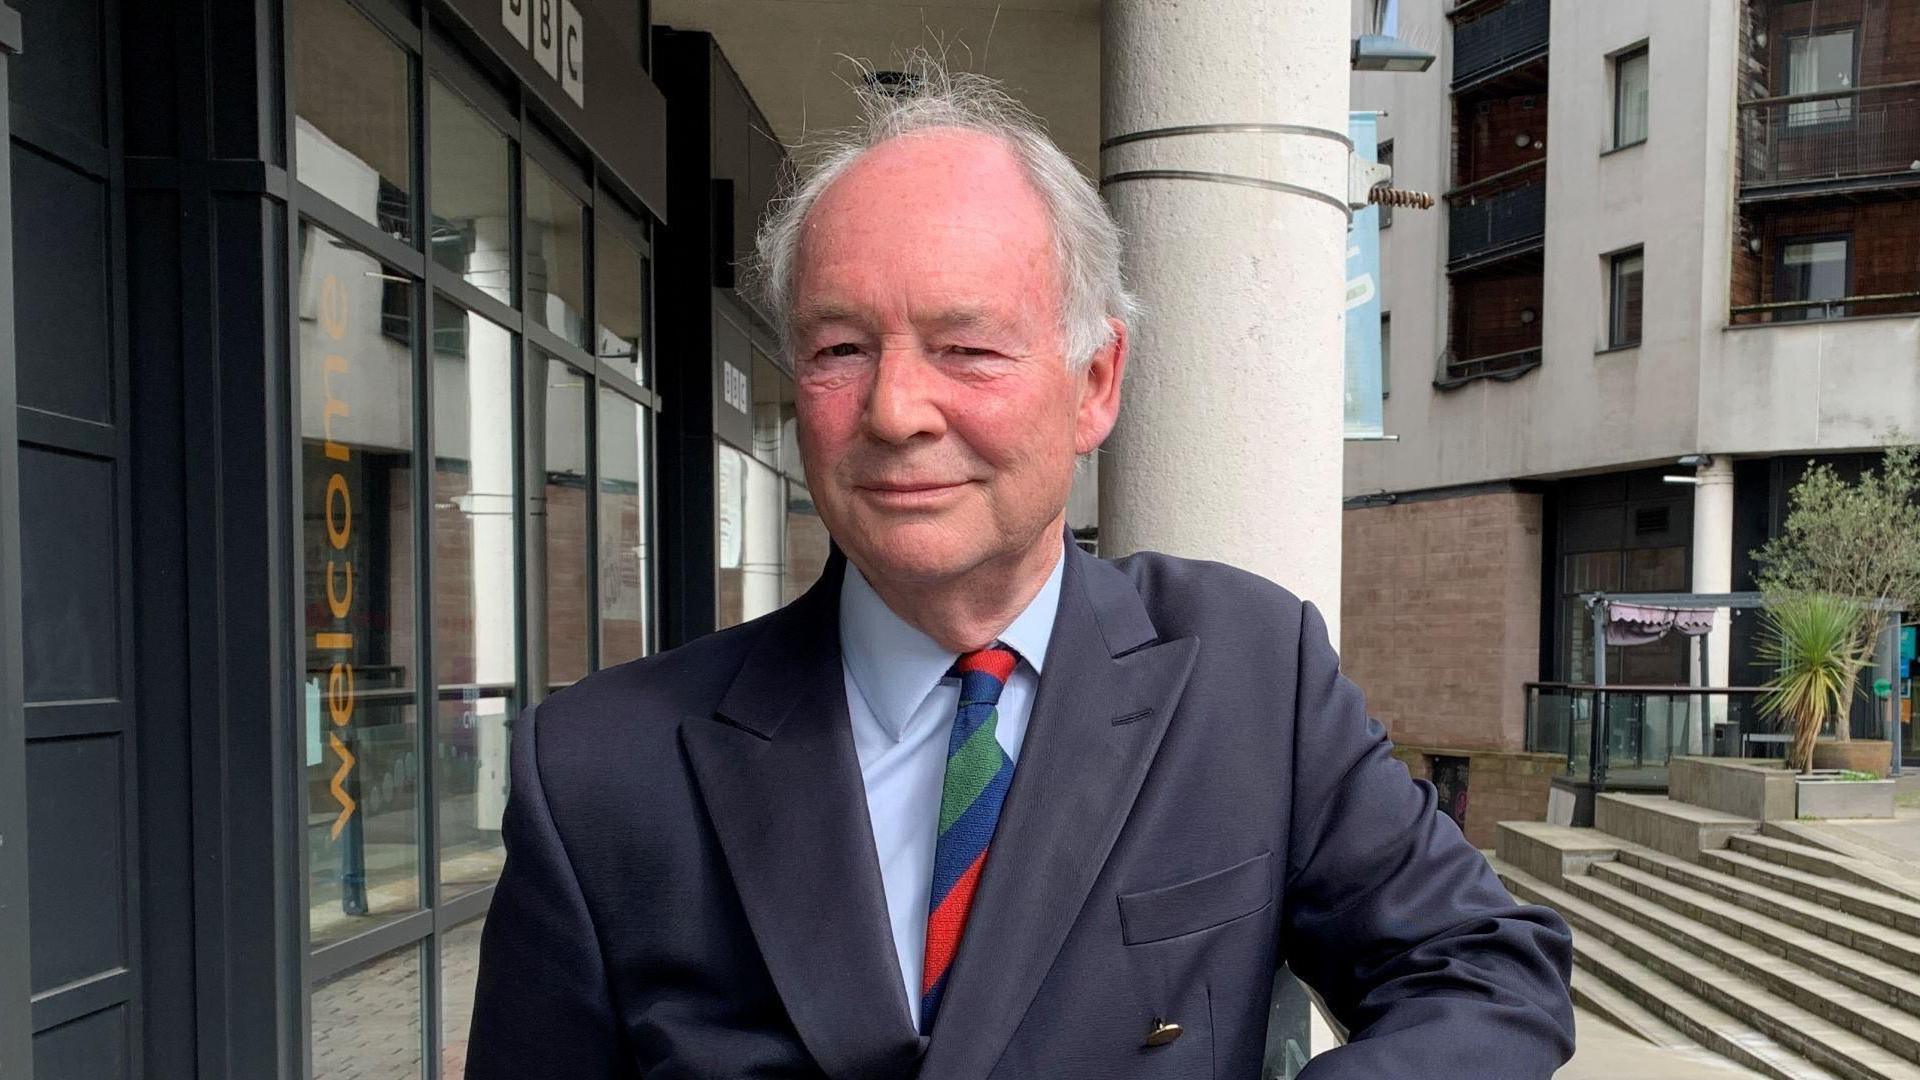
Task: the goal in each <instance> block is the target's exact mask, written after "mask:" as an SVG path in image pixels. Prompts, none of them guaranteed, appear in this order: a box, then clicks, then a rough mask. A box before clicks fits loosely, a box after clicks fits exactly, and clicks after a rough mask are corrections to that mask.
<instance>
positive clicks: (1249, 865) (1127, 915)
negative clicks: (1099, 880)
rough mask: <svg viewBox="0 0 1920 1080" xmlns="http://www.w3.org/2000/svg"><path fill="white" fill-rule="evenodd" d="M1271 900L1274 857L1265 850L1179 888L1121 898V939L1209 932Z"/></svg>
mask: <svg viewBox="0 0 1920 1080" xmlns="http://www.w3.org/2000/svg"><path fill="white" fill-rule="evenodd" d="M1272 902H1273V853H1272V852H1270V851H1263V852H1261V853H1260V854H1258V855H1255V856H1254V857H1253V858H1251V859H1248V860H1246V861H1245V862H1239V863H1235V864H1233V865H1232V866H1229V867H1227V868H1226V869H1224V870H1215V871H1213V872H1212V873H1210V874H1203V875H1201V876H1200V877H1197V878H1194V879H1192V880H1191V881H1183V882H1181V883H1179V884H1178V885H1168V886H1165V887H1164V888H1159V889H1149V890H1147V891H1146V892H1136V893H1124V894H1122V895H1121V897H1120V934H1121V939H1122V940H1123V941H1125V942H1126V943H1127V944H1128V945H1144V944H1147V943H1148V942H1153V941H1165V940H1166V939H1168V938H1174V937H1179V936H1180V935H1182V934H1193V933H1198V932H1200V931H1202V930H1211V929H1212V928H1214V927H1216V926H1220V925H1222V924H1223V923H1230V922H1232V921H1234V920H1235V919H1239V918H1244V917H1246V916H1248V915H1251V914H1253V913H1254V912H1256V911H1260V910H1261V909H1263V908H1265V907H1266V906H1267V905H1268V904H1271V903H1272Z"/></svg>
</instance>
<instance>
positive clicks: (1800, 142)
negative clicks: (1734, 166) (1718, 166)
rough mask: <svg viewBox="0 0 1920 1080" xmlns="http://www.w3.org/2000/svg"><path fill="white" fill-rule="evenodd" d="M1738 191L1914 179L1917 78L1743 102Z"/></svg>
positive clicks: (1750, 193)
mask: <svg viewBox="0 0 1920 1080" xmlns="http://www.w3.org/2000/svg"><path fill="white" fill-rule="evenodd" d="M1740 112H1741V138H1742V148H1741V169H1740V183H1741V185H1742V188H1743V192H1742V194H1743V195H1745V196H1747V197H1748V198H1750V199H1751V198H1752V197H1754V196H1756V195H1758V196H1762V197H1764V196H1765V195H1767V194H1778V192H1769V191H1768V189H1774V188H1786V189H1789V190H1791V189H1796V188H1812V189H1815V190H1819V189H1822V188H1826V187H1829V186H1835V187H1859V186H1865V185H1870V184H1873V183H1874V182H1876V181H1877V182H1881V183H1915V184H1920V82H1905V83H1898V84H1894V85H1889V86H1870V87H1864V88H1861V89H1855V90H1834V91H1827V92H1825V93H1818V94H1793V95H1789V96H1786V97H1773V98H1761V99H1759V100H1756V101H1748V102H1744V103H1742V104H1741V106H1740Z"/></svg>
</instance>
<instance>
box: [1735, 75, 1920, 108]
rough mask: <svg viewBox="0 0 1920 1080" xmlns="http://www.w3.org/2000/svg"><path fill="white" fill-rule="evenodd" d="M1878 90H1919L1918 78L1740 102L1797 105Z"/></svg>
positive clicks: (1747, 104)
mask: <svg viewBox="0 0 1920 1080" xmlns="http://www.w3.org/2000/svg"><path fill="white" fill-rule="evenodd" d="M1879 90H1920V79H1909V80H1907V81H1906V82H1895V83H1880V84H1878V85H1875V86H1849V87H1847V88H1846V89H1844V90H1809V91H1807V92H1806V93H1803V94H1776V95H1774V96H1773V97H1763V98H1748V99H1747V100H1745V101H1742V102H1741V103H1740V107H1741V108H1743V109H1751V108H1755V107H1757V106H1761V105H1798V104H1800V103H1801V102H1803V101H1825V100H1827V99H1829V98H1843V97H1860V96H1862V95H1864V94H1871V93H1873V92H1875V91H1879Z"/></svg>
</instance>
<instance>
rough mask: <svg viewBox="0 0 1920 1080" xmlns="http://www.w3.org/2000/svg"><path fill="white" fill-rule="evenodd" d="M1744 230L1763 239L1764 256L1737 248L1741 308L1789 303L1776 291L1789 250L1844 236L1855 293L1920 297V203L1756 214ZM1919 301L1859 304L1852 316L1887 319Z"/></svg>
mask: <svg viewBox="0 0 1920 1080" xmlns="http://www.w3.org/2000/svg"><path fill="white" fill-rule="evenodd" d="M1736 231H1744V232H1746V233H1748V234H1749V235H1755V236H1758V237H1760V240H1761V253H1760V254H1759V255H1757V256H1748V255H1746V254H1745V251H1744V249H1743V248H1741V247H1739V246H1736V247H1735V249H1734V261H1733V275H1734V276H1733V286H1734V288H1733V302H1734V303H1735V304H1741V303H1751V302H1760V301H1762V300H1777V299H1784V297H1782V296H1781V295H1780V293H1779V292H1778V291H1777V288H1776V284H1777V283H1776V281H1775V278H1776V276H1777V275H1776V274H1775V270H1776V269H1777V268H1778V265H1779V258H1780V251H1781V248H1782V246H1783V245H1785V244H1786V243H1788V242H1789V241H1791V240H1793V239H1796V238H1800V237H1826V236H1839V235H1844V236H1848V237H1850V238H1851V239H1852V248H1851V252H1850V254H1851V258H1852V267H1851V271H1852V283H1851V287H1850V288H1849V290H1848V291H1849V294H1850V295H1853V296H1872V295H1878V294H1886V293H1903V292H1920V262H1916V260H1915V259H1914V257H1913V252H1914V251H1915V250H1916V249H1920V200H1915V199H1893V200H1887V201H1882V202H1873V203H1864V204H1861V205H1858V206H1839V207H1831V206H1829V207H1820V206H1815V207H1789V208H1785V209H1781V210H1775V211H1772V212H1768V213H1764V214H1761V213H1750V216H1749V217H1748V218H1747V219H1746V227H1745V229H1744V230H1736ZM1914 308H1915V302H1914V301H1912V300H1907V301H1885V302H1882V303H1879V304H1855V305H1853V306H1852V307H1850V308H1849V309H1848V311H1847V314H1849V315H1886V314H1896V313H1901V312H1908V311H1912V310H1914ZM1772 318H1774V316H1771V315H1768V314H1765V313H1763V314H1760V315H1745V316H1742V317H1741V321H1743V322H1752V321H1761V322H1764V321H1770V320H1771V319H1772Z"/></svg>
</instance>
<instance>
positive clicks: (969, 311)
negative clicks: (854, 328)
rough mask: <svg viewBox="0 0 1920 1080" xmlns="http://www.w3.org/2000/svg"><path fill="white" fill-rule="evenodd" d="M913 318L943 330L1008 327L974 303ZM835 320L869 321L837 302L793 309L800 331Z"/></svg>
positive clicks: (1004, 321)
mask: <svg viewBox="0 0 1920 1080" xmlns="http://www.w3.org/2000/svg"><path fill="white" fill-rule="evenodd" d="M913 321H914V322H915V323H918V324H921V325H926V326H935V327H939V328H941V329H943V330H986V331H990V332H991V331H1003V330H1006V329H1007V328H1008V327H1007V322H1006V320H1005V319H1002V318H1000V317H999V316H995V315H990V314H988V313H987V312H985V311H982V310H980V309H979V308H971V307H956V308H947V309H944V310H940V311H934V312H931V313H926V314H920V313H916V314H915V315H914V316H913ZM831 323H853V324H855V325H865V324H866V323H867V318H866V316H865V315H864V314H862V313H861V312H859V311H856V310H854V309H853V308H851V307H847V306H845V305H842V304H835V303H824V304H806V305H803V306H801V307H798V308H796V309H795V310H794V313H793V323H792V325H793V328H794V331H795V333H796V334H806V333H810V332H812V331H814V330H816V329H818V328H819V327H821V326H824V325H828V324H831Z"/></svg>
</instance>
